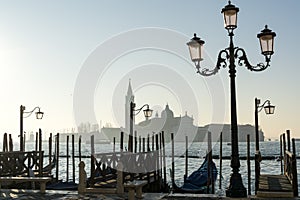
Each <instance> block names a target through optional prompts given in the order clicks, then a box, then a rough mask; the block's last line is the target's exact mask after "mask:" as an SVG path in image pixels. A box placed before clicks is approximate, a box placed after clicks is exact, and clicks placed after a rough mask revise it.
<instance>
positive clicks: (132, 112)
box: [128, 102, 153, 152]
mask: <svg viewBox="0 0 300 200" xmlns="http://www.w3.org/2000/svg"><path fill="white" fill-rule="evenodd" d="M144 107H146V109H144V110H143V112H144V116H145V118H146V120H148V119H149V117H151V116H152V112H153V110H151V109H150V108H149V105H148V104H145V105H143V106H142V107H141V108H139V109H136V110H135V103H133V102H130V126H129V128H130V130H129V132H130V133H129V139H128V151H129V152H133V121H134V120H133V117H134V116H136V115H138V114H139V113H140V112H141V110H142V109H143V108H144Z"/></svg>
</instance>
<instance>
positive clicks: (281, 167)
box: [280, 135, 283, 174]
mask: <svg viewBox="0 0 300 200" xmlns="http://www.w3.org/2000/svg"><path fill="white" fill-rule="evenodd" d="M282 159H283V157H282V135H280V171H281V174H283V166H282Z"/></svg>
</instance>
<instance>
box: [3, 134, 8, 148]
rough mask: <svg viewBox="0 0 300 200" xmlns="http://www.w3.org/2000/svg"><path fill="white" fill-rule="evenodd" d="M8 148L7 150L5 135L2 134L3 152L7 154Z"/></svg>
mask: <svg viewBox="0 0 300 200" xmlns="http://www.w3.org/2000/svg"><path fill="white" fill-rule="evenodd" d="M7 151H8V148H7V133H4V135H3V152H7Z"/></svg>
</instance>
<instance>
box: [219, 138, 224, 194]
mask: <svg viewBox="0 0 300 200" xmlns="http://www.w3.org/2000/svg"><path fill="white" fill-rule="evenodd" d="M219 141H220V151H219V159H220V167H219V168H220V169H219V174H220V175H219V189H220V190H221V189H222V159H223V158H222V157H223V149H222V146H223V133H222V132H221V134H220V140H219Z"/></svg>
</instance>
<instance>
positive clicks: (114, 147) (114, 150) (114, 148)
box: [113, 137, 116, 153]
mask: <svg viewBox="0 0 300 200" xmlns="http://www.w3.org/2000/svg"><path fill="white" fill-rule="evenodd" d="M113 152H114V153H115V152H116V137H114V140H113Z"/></svg>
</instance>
